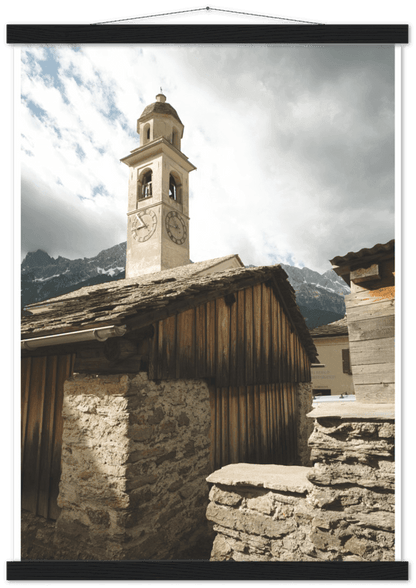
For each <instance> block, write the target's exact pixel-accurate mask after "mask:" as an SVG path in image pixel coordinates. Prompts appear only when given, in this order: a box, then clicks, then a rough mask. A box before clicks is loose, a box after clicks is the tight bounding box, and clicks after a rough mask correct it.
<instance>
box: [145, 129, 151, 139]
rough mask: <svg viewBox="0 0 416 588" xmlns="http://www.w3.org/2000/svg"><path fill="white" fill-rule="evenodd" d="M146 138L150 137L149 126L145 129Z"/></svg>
mask: <svg viewBox="0 0 416 588" xmlns="http://www.w3.org/2000/svg"><path fill="white" fill-rule="evenodd" d="M146 139H147V140H149V139H150V127H149V128H148V129H147V133H146Z"/></svg>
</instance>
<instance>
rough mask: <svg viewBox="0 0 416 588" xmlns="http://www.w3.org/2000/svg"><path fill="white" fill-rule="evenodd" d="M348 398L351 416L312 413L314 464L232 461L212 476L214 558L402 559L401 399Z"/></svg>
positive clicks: (322, 411) (210, 515)
mask: <svg viewBox="0 0 416 588" xmlns="http://www.w3.org/2000/svg"><path fill="white" fill-rule="evenodd" d="M342 404H343V407H341V412H342V410H344V411H345V413H344V415H343V416H339V414H333V412H334V410H338V412H339V410H340V406H337V407H336V408H334V407H324V408H319V409H315V410H314V411H313V412H312V413H311V415H312V416H314V417H315V426H314V431H313V434H312V436H311V438H310V440H309V444H310V447H311V449H312V453H311V457H312V460H313V462H314V466H313V467H310V468H308V467H296V466H276V465H266V466H263V465H253V464H232V465H229V466H225V467H224V468H222V469H221V470H218V471H217V472H214V473H213V474H211V475H210V476H209V477H208V478H207V480H208V482H210V483H211V484H213V486H212V488H211V490H210V495H209V498H210V504H209V505H208V509H207V518H208V519H209V520H210V521H212V522H213V523H214V531H215V532H216V533H217V535H216V538H215V541H214V544H213V549H212V553H211V560H213V561H222V560H235V561H246V560H248V561H277V560H280V561H291V560H294V561H325V560H343V561H393V560H394V412H393V411H394V407H392V406H390V405H385V406H383V405H377V406H369V405H365V406H364V408H363V407H362V406H359V405H358V403H357V405H356V406H355V407H354V406H353V407H351V406H350V405H349V403H342ZM351 404H352V403H351ZM354 404H355V403H354ZM331 411H332V413H331Z"/></svg>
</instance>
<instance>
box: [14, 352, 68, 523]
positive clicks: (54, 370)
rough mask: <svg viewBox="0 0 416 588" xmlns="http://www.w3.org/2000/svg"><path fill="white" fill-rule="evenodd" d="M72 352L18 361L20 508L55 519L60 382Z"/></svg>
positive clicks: (60, 436) (59, 431)
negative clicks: (19, 378) (19, 370)
mask: <svg viewBox="0 0 416 588" xmlns="http://www.w3.org/2000/svg"><path fill="white" fill-rule="evenodd" d="M73 361H74V355H73V354H66V355H50V356H38V357H23V358H22V363H21V373H22V376H21V377H22V396H21V416H22V429H21V468H22V476H21V482H22V508H24V509H25V510H28V511H30V512H32V513H34V514H39V515H41V516H43V517H45V518H50V519H56V518H57V516H58V514H59V508H58V506H57V503H56V499H57V496H58V489H59V479H60V475H61V444H62V426H63V421H62V402H63V384H64V381H65V380H66V379H67V378H68V377H69V376H70V375H71V374H72V367H73Z"/></svg>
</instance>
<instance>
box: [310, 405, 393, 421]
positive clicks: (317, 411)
mask: <svg viewBox="0 0 416 588" xmlns="http://www.w3.org/2000/svg"><path fill="white" fill-rule="evenodd" d="M307 416H308V417H310V418H312V419H317V418H324V417H338V418H340V419H346V420H348V419H378V420H392V421H394V404H361V403H359V402H336V403H335V402H328V403H326V402H325V403H322V404H321V405H320V406H318V407H316V408H314V409H313V410H312V411H311V412H309V413H308V414H307Z"/></svg>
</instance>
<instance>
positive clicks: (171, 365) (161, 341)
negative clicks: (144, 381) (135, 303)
mask: <svg viewBox="0 0 416 588" xmlns="http://www.w3.org/2000/svg"><path fill="white" fill-rule="evenodd" d="M176 330H177V328H176V315H173V316H170V317H168V318H166V319H164V320H163V321H159V332H158V353H159V357H158V368H157V374H158V379H164V380H171V379H175V378H176ZM159 366H160V367H159ZM159 374H160V375H159Z"/></svg>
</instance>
